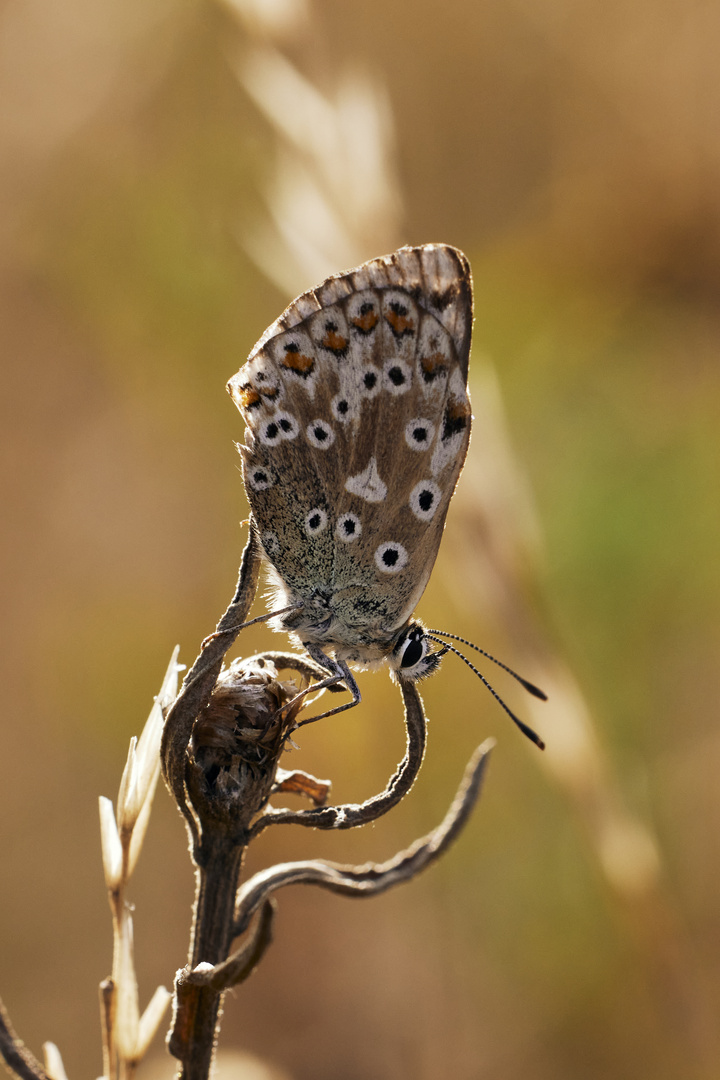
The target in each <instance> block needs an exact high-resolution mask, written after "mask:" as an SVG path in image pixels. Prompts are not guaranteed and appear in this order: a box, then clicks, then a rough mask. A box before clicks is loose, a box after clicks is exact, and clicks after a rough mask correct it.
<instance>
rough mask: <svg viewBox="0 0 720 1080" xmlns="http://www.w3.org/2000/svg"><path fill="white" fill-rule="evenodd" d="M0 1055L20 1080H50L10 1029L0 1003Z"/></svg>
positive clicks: (3, 1008)
mask: <svg viewBox="0 0 720 1080" xmlns="http://www.w3.org/2000/svg"><path fill="white" fill-rule="evenodd" d="M0 1054H2V1057H3V1060H4V1062H5V1064H6V1065H7V1067H8V1069H10V1070H11V1072H13V1073H15V1075H16V1076H18V1077H19V1078H20V1080H50V1077H49V1076H48V1074H47V1073H46V1072H45V1070H44V1069H43V1067H42V1065H41V1064H40V1062H39V1061H38V1060H37V1058H36V1057H35V1055H34V1054H33V1053H31V1051H30V1050H28V1048H27V1047H26V1046H25V1044H24V1043H23V1042H21V1040H20V1039H18V1037H17V1035H16V1034H15V1032H14V1031H13V1029H12V1025H11V1023H10V1017H9V1016H8V1014H7V1012H6V1011H5V1006H4V1005H3V1003H2V1001H0Z"/></svg>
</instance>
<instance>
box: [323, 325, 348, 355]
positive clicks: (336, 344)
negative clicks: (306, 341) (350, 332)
mask: <svg viewBox="0 0 720 1080" xmlns="http://www.w3.org/2000/svg"><path fill="white" fill-rule="evenodd" d="M322 343H323V346H324V347H325V348H326V349H330V350H331V351H332V352H343V351H344V350H345V349H347V347H348V344H349V342H348V339H347V338H344V337H343V336H342V335H341V334H338V332H337V330H328V332H327V334H326V335H325V337H324V338H323V340H322Z"/></svg>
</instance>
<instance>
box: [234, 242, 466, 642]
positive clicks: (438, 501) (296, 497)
mask: <svg viewBox="0 0 720 1080" xmlns="http://www.w3.org/2000/svg"><path fill="white" fill-rule="evenodd" d="M471 330H472V279H471V274H470V268H469V265H468V262H467V260H466V258H465V256H464V255H463V254H462V253H461V252H460V251H458V250H457V249H455V248H451V247H448V246H446V245H440V244H428V245H425V246H424V247H419V248H409V247H406V248H401V249H400V250H399V251H397V252H395V253H394V254H392V255H388V256H385V257H383V258H380V259H373V260H372V261H370V262H368V263H365V264H364V265H363V266H361V267H358V268H357V269H355V270H351V271H348V272H347V273H344V274H340V275H337V276H334V277H331V278H328V280H327V281H325V282H324V283H323V284H322V285H320V286H318V287H317V288H316V289H314V290H311V291H310V292H307V293H304V294H303V295H302V296H300V297H298V299H297V300H295V301H294V302H293V303H292V304H291V305H290V306H289V307H288V308H287V310H286V311H285V312H284V313H283V315H282V316H281V317H280V319H278V320H277V321H276V322H275V323H273V325H272V326H271V327H269V329H268V330H267V331H266V332H265V334H264V335H263V337H262V338H261V339H260V341H259V342H258V343H257V345H256V346H255V348H254V349H253V351H252V353H251V354H250V358H249V359H248V362H247V363H246V364H245V365H244V367H243V368H241V370H240V371H239V372H238V374H237V375H235V376H234V377H233V378H232V379H231V380H230V382H229V383H228V389H229V390H230V393H231V395H232V397H233V400H234V401H235V403H236V404H237V405H238V407H239V408H240V410H241V412H242V414H243V417H244V418H245V421H246V424H247V432H246V445H245V447H241V448H240V449H241V453H242V456H243V475H244V479H245V485H246V490H247V493H248V499H249V501H250V506H251V509H252V513H253V517H254V518H255V520H256V522H257V526H258V530H259V533H260V537H261V540H262V543H263V547H264V549H265V552H266V554H267V556H268V558H269V560H270V561H271V563H272V564H273V566H274V567H275V569H276V571H277V573H278V574H279V576H280V577H281V579H282V581H283V582H284V584H285V586H286V587H287V589H288V591H289V593H290V594H291V596H292V597H293V598H297V599H300V600H305V599H308V598H309V597H311V596H312V595H313V594H314V593H315V591H316V590H318V589H320V590H326V591H327V594H328V595H331V596H332V597H333V610H334V611H335V613H336V615H337V617H338V619H339V620H340V622H341V624H342V627H343V631H342V634H341V635H340V636H341V637H342V640H343V642H344V643H356V644H358V643H373V642H375V643H377V644H378V645H382V644H383V643H384V642H387V641H389V640H390V639H391V638H392V636H393V634H394V632H395V631H396V630H397V628H398V627H400V626H402V625H403V624H404V623H405V622H406V620H407V619H408V618H409V616H410V614H411V613H412V611H413V610H414V608H415V606H416V604H417V603H418V601H419V599H420V597H421V595H422V593H423V590H424V589H425V586H426V584H427V581H428V578H429V576H430V572H431V570H432V567H433V564H434V562H435V558H436V556H437V552H438V548H439V545H440V539H441V536H442V530H443V526H444V522H445V516H446V514H447V510H448V506H449V503H450V498H451V496H452V493H453V490H454V488H455V484H456V482H457V479H458V476H459V475H460V471H461V469H462V466H463V462H464V460H465V455H466V453H467V447H468V442H469V438H470V424H471V411H470V400H469V397H468V393H467V371H468V360H469V353H470V336H471Z"/></svg>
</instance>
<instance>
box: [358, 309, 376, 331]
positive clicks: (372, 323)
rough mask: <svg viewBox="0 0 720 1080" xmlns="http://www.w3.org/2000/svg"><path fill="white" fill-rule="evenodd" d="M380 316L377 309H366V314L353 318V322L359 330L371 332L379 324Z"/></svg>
mask: <svg viewBox="0 0 720 1080" xmlns="http://www.w3.org/2000/svg"><path fill="white" fill-rule="evenodd" d="M379 318H380V316H379V315H378V313H377V311H366V312H365V314H363V315H358V316H357V318H355V319H353V320H352V324H353V326H357V328H358V330H362V332H363V333H364V334H369V333H370V331H371V330H374V329H375V327H376V326H377V324H378V319H379Z"/></svg>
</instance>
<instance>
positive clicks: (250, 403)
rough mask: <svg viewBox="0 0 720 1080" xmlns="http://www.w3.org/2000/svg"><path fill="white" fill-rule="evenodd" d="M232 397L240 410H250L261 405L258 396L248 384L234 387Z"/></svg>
mask: <svg viewBox="0 0 720 1080" xmlns="http://www.w3.org/2000/svg"><path fill="white" fill-rule="evenodd" d="M233 396H234V397H235V400H236V401H237V403H238V405H239V406H240V408H241V409H252V408H255V407H256V406H258V405H259V404H260V403H261V398H260V395H259V394H258V392H257V390H254V389H253V388H252V386H250V384H249V383H246V384H245V386H238V387H236V389H235V393H234V395H233Z"/></svg>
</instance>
